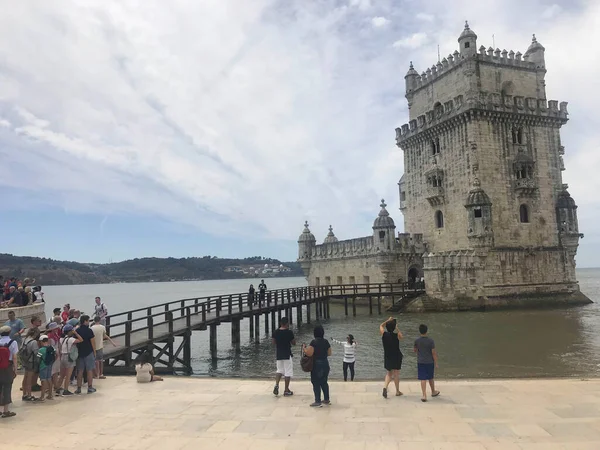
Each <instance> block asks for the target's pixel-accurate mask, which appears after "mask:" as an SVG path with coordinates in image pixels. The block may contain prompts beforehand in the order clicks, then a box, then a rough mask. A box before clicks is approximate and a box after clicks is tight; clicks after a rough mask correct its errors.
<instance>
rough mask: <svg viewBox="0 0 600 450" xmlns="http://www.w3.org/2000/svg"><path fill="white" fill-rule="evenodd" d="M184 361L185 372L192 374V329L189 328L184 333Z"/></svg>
mask: <svg viewBox="0 0 600 450" xmlns="http://www.w3.org/2000/svg"><path fill="white" fill-rule="evenodd" d="M183 361H184V363H185V368H184V370H185V373H186V374H188V375H191V374H192V330H187V331H186V332H185V334H184V335H183Z"/></svg>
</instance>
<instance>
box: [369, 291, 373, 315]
mask: <svg viewBox="0 0 600 450" xmlns="http://www.w3.org/2000/svg"><path fill="white" fill-rule="evenodd" d="M369 314H370V315H371V316H372V315H373V297H371V296H370V295H369Z"/></svg>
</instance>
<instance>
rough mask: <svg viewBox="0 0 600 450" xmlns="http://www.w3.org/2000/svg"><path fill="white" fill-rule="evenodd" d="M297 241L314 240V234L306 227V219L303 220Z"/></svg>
mask: <svg viewBox="0 0 600 450" xmlns="http://www.w3.org/2000/svg"><path fill="white" fill-rule="evenodd" d="M298 242H316V239H315V236H314V235H313V234H312V233H311V232H310V230H309V228H308V221H306V222H304V231H302V234H301V235H300V237H299V238H298Z"/></svg>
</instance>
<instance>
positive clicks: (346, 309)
mask: <svg viewBox="0 0 600 450" xmlns="http://www.w3.org/2000/svg"><path fill="white" fill-rule="evenodd" d="M344 313H345V314H346V316H348V297H346V296H344Z"/></svg>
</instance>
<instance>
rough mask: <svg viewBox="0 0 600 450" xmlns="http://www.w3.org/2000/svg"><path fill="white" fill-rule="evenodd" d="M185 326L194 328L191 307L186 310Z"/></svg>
mask: <svg viewBox="0 0 600 450" xmlns="http://www.w3.org/2000/svg"><path fill="white" fill-rule="evenodd" d="M185 326H186V327H187V328H188V329H190V328H192V309H191V308H190V307H189V306H188V307H187V308H185Z"/></svg>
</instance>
